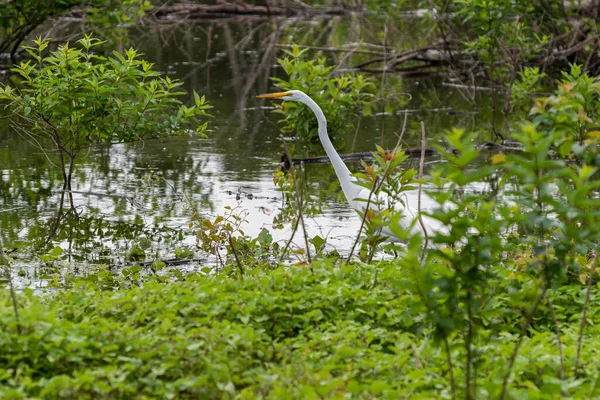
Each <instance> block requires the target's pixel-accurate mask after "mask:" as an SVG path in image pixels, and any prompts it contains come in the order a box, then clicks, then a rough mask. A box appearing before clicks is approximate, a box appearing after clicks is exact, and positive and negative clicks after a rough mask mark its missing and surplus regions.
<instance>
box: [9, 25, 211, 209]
mask: <svg viewBox="0 0 600 400" xmlns="http://www.w3.org/2000/svg"><path fill="white" fill-rule="evenodd" d="M48 43H49V40H48V39H46V40H43V39H41V38H39V39H37V40H36V41H35V44H36V47H25V49H26V50H27V52H28V53H29V55H30V56H31V57H32V59H33V61H31V60H30V61H27V62H22V63H20V64H19V65H18V66H16V67H15V68H13V69H12V70H13V72H15V73H16V74H17V77H18V81H17V82H18V84H19V85H18V87H17V88H13V87H11V86H9V85H4V86H2V87H0V99H2V100H6V102H7V103H6V106H5V107H6V108H7V109H8V110H9V111H10V112H11V116H12V117H13V127H14V128H15V130H16V131H17V132H19V133H21V134H23V135H25V136H28V137H30V138H32V139H33V140H34V141H35V142H36V143H38V144H39V145H40V147H41V148H42V150H44V151H47V152H50V151H56V153H57V154H58V160H57V161H58V165H59V167H60V169H61V172H62V176H63V191H67V194H68V198H69V200H70V205H71V208H73V207H74V203H73V196H72V194H71V188H72V186H71V179H72V176H73V170H74V168H75V159H76V157H77V155H78V154H79V153H80V151H81V150H82V149H84V148H87V147H89V146H90V145H93V144H97V143H115V142H128V141H133V140H140V139H146V138H155V137H161V136H170V135H179V134H183V133H188V132H196V133H198V134H203V133H204V131H205V130H206V128H207V122H202V121H201V120H200V117H207V116H208V114H207V113H206V110H207V109H209V108H210V106H209V105H208V104H207V103H206V101H205V99H204V97H200V96H199V95H198V94H197V93H194V99H195V104H194V105H193V106H191V107H188V106H186V105H184V104H183V103H182V102H181V101H180V100H179V97H181V96H182V95H184V94H185V92H181V91H177V90H176V89H177V87H179V86H181V82H179V81H176V80H171V79H170V78H168V77H167V78H163V77H161V76H160V74H158V73H157V72H156V71H154V70H152V64H151V63H148V62H146V61H144V60H141V59H140V58H139V55H138V54H137V52H136V51H135V50H134V49H129V50H126V51H125V52H124V54H121V53H119V52H117V51H115V52H113V54H112V57H104V56H101V55H98V54H95V53H94V47H96V46H98V45H100V44H101V43H102V42H100V41H98V40H97V39H94V38H92V37H89V36H86V37H85V38H84V39H81V40H79V41H78V42H77V43H78V44H79V45H80V46H81V48H80V49H78V48H74V47H71V46H69V44H65V45H62V46H60V47H59V49H58V50H57V51H53V52H51V53H50V55H48V56H46V55H44V50H45V49H46V48H47V46H48ZM190 127H194V129H190ZM63 193H64V192H63ZM61 203H62V202H61Z"/></svg>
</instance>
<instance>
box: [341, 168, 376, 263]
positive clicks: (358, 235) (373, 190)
mask: <svg viewBox="0 0 600 400" xmlns="http://www.w3.org/2000/svg"><path fill="white" fill-rule="evenodd" d="M378 181H379V176H376V177H375V181H374V182H373V187H372V188H371V191H370V192H369V198H368V199H367V205H366V206H365V211H364V212H363V216H362V219H361V221H360V227H359V228H358V234H357V235H356V240H355V241H354V244H353V245H352V248H351V249H350V254H348V258H347V259H346V265H348V264H349V263H350V260H351V259H352V254H354V249H355V248H356V245H357V244H358V241H359V239H360V233H361V232H362V230H363V227H364V226H365V220H366V219H367V215H368V214H369V207H370V206H371V198H372V197H373V193H375V190H376V189H377V182H378Z"/></svg>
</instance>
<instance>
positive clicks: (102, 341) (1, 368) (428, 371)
mask: <svg viewBox="0 0 600 400" xmlns="http://www.w3.org/2000/svg"><path fill="white" fill-rule="evenodd" d="M314 267H315V268H314V273H311V272H310V271H309V270H308V269H305V268H288V269H277V270H275V271H272V272H269V273H263V272H258V271H255V272H254V273H251V274H249V275H246V278H245V279H243V280H234V279H230V278H228V277H226V276H224V275H213V276H197V277H190V278H189V281H188V282H176V283H172V284H170V285H158V284H153V283H148V284H147V285H145V286H144V287H143V288H134V289H131V290H121V291H117V292H114V293H110V292H103V293H101V292H97V291H94V290H90V289H85V288H78V289H77V290H72V291H66V292H59V293H56V294H49V295H46V297H44V298H39V297H36V296H35V295H33V294H32V293H30V292H29V293H25V294H22V295H20V296H18V303H19V320H18V322H17V320H16V319H15V316H14V313H13V308H12V305H11V303H10V296H9V295H8V294H7V293H6V292H3V293H2V294H1V295H0V296H1V297H0V323H1V324H2V326H3V327H4V329H2V331H1V332H0V394H1V395H2V397H3V398H26V397H27V398H28V397H42V398H56V397H76V398H98V397H103V398H106V397H111V398H115V397H116V398H119V397H130V398H144V397H165V398H182V397H184V398H185V397H202V398H223V397H226V398H247V399H250V398H273V399H274V398H281V397H285V398H318V397H326V398H344V397H347V396H353V397H358V398H373V397H378V398H398V397H404V396H413V397H428V398H431V397H450V387H449V375H448V369H447V366H446V365H445V356H444V351H443V348H440V347H439V346H438V345H437V344H436V342H435V340H434V336H433V334H432V331H431V330H430V328H429V323H428V322H427V321H426V320H424V319H423V318H422V315H423V311H424V308H423V304H422V303H421V301H420V300H419V298H418V296H415V295H414V294H413V293H411V292H412V291H413V290H414V282H413V281H412V278H411V276H412V274H411V272H410V270H407V269H405V268H404V267H399V266H397V265H395V263H393V262H383V263H380V264H379V266H377V267H374V266H368V265H361V266H360V268H356V267H354V266H346V267H338V266H335V265H332V264H330V263H329V262H317V263H315V265H314ZM506 282H507V280H506V279H498V280H497V281H494V282H493V284H494V286H495V287H496V292H497V295H494V296H493V297H492V299H491V301H490V302H488V303H487V305H485V306H484V308H483V310H482V314H483V315H484V316H485V317H486V318H491V317H493V316H496V318H497V317H498V315H499V314H498V310H502V318H503V323H502V324H498V323H490V324H487V325H486V326H485V327H482V329H481V331H480V332H479V334H480V340H481V342H483V346H484V347H483V348H486V349H487V350H486V351H483V352H481V353H480V354H479V356H478V364H477V365H478V372H477V374H478V375H479V376H481V377H482V379H481V380H480V388H481V392H480V394H481V395H482V396H486V397H495V394H496V393H497V389H498V379H499V378H498V377H499V376H500V374H501V373H502V372H503V371H504V368H505V361H506V358H507V354H509V352H510V350H511V349H512V346H513V345H514V342H515V340H516V336H515V335H511V334H508V333H507V332H506V327H509V326H514V325H515V324H516V323H517V321H518V319H519V318H520V313H519V312H518V310H514V311H510V307H509V305H510V302H509V301H508V299H507V297H506V296H505V295H504V294H505V293H506V291H507V290H508V287H507V283H506ZM490 283H492V282H490ZM577 285H579V287H580V288H581V286H580V284H577ZM573 289H575V290H573V291H564V292H562V293H561V294H560V295H558V296H559V299H561V301H562V302H564V303H565V304H568V303H572V302H575V301H578V300H577V299H578V298H579V291H578V290H576V289H577V288H576V287H573ZM594 293H595V294H596V293H597V289H596V290H594ZM553 301H554V300H553ZM556 303H557V304H558V301H556ZM578 311H579V307H576V308H566V309H565V310H564V312H563V313H562V317H564V318H567V319H568V318H571V317H573V316H574V315H573V314H572V313H577V312H578ZM590 318H591V321H592V322H594V323H598V322H599V318H600V313H599V312H598V311H597V307H596V306H594V313H591V314H590ZM19 329H20V333H19ZM553 329H554V328H553V325H552V321H551V319H550V320H548V319H542V320H540V321H538V322H537V324H536V330H535V331H532V332H531V334H530V336H529V337H528V338H527V339H526V340H525V342H524V344H523V352H522V353H523V357H521V358H520V359H519V363H518V365H517V366H516V368H515V378H514V379H515V382H514V384H513V386H514V387H515V388H516V389H515V390H514V391H513V395H514V396H516V397H519V396H524V395H529V396H533V395H534V394H535V393H538V394H537V395H536V396H538V397H539V398H544V397H549V396H551V395H552V393H556V390H559V389H562V390H564V391H565V393H566V394H567V395H571V396H573V397H578V396H579V395H581V394H583V393H586V394H590V395H592V396H595V395H598V394H600V392H598V390H599V389H598V388H597V387H595V386H593V382H594V380H595V377H597V375H598V368H597V365H596V362H595V359H596V357H597V348H598V345H599V344H600V342H599V341H598V339H597V334H596V333H594V331H593V330H590V332H589V333H588V334H587V335H586V337H585V340H586V342H585V343H586V344H585V346H584V347H583V352H582V359H583V361H584V364H583V365H584V367H585V368H584V369H583V371H584V372H583V375H581V376H579V377H577V378H576V377H569V378H566V379H565V380H564V381H562V382H561V381H559V380H557V379H556V378H555V377H556V376H557V374H558V371H559V368H560V363H559V360H558V356H557V354H556V349H555V337H554V335H553V332H554V330H553ZM562 335H563V342H564V352H565V354H572V353H573V351H574V347H575V345H576V339H575V336H576V333H575V332H573V330H572V329H570V328H569V326H568V325H566V326H564V329H563V330H562ZM459 342H460V338H459V337H454V338H451V339H450V348H451V349H452V352H453V354H456V355H458V354H459V353H460V349H461V348H460V346H459ZM569 360H570V358H568V359H567V361H566V367H569V366H571V364H570V361H569ZM454 373H455V374H456V376H457V378H459V377H462V376H463V374H464V370H463V369H462V368H460V367H459V366H456V367H455V371H454ZM483 378H485V379H483ZM460 390H461V392H462V390H463V389H462V388H461V389H460Z"/></svg>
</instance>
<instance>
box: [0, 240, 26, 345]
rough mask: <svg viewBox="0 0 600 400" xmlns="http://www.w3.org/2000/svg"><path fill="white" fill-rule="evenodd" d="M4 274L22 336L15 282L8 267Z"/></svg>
mask: <svg viewBox="0 0 600 400" xmlns="http://www.w3.org/2000/svg"><path fill="white" fill-rule="evenodd" d="M0 252H2V249H1V248H0ZM4 273H5V274H6V278H7V279H8V287H9V290H10V297H11V299H12V306H13V311H14V313H15V321H16V322H17V333H18V334H19V335H20V334H21V322H20V319H19V308H18V305H17V294H16V293H15V287H14V285H13V281H12V277H11V274H10V270H9V269H8V266H7V267H6V268H5V269H4Z"/></svg>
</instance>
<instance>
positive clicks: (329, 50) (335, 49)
mask: <svg viewBox="0 0 600 400" xmlns="http://www.w3.org/2000/svg"><path fill="white" fill-rule="evenodd" d="M294 46H297V47H299V48H301V49H311V50H315V51H327V52H332V53H356V54H370V55H374V56H381V55H382V53H381V52H378V51H372V50H357V49H356V48H354V49H342V48H337V47H319V46H309V45H302V44H300V45H291V44H278V45H277V47H281V48H285V49H291V48H293V47H294Z"/></svg>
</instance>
